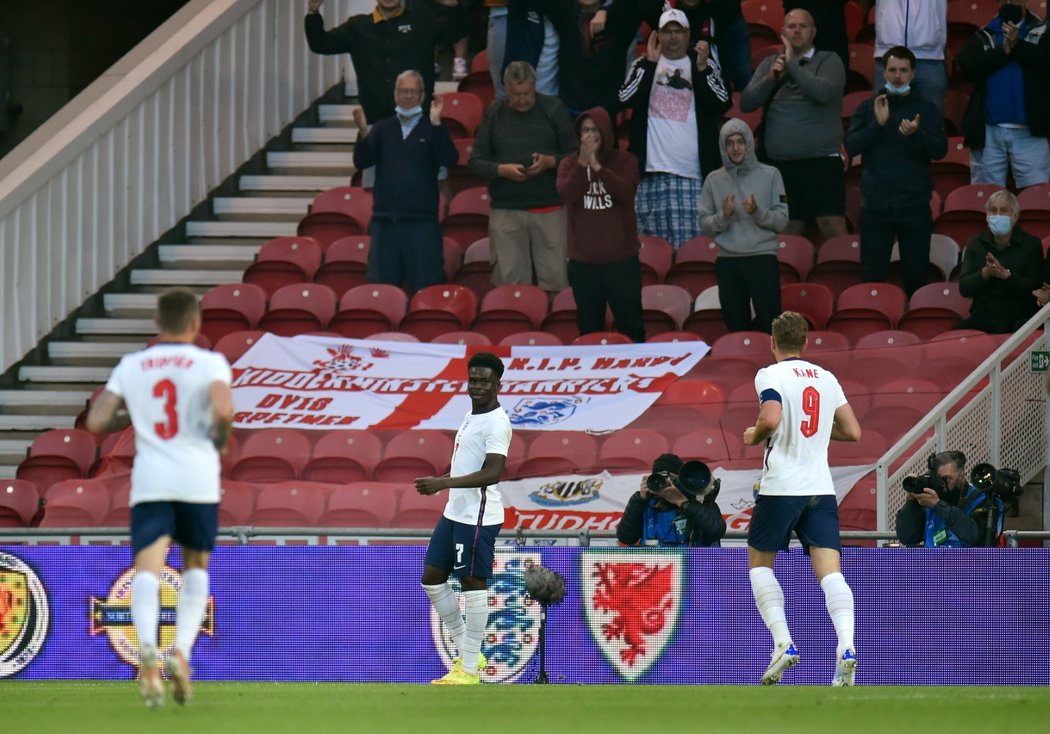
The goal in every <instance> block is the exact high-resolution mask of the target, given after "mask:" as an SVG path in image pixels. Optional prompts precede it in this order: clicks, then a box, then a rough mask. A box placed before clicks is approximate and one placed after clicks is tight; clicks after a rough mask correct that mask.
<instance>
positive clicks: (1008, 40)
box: [1003, 21, 1018, 54]
mask: <svg viewBox="0 0 1050 734" xmlns="http://www.w3.org/2000/svg"><path fill="white" fill-rule="evenodd" d="M1017 31H1018V28H1017V24H1016V23H1011V22H1009V21H1007V22H1005V23H1003V52H1004V53H1007V54H1011V53H1013V51H1014V48H1016V47H1017Z"/></svg>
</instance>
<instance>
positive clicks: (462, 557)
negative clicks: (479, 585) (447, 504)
mask: <svg viewBox="0 0 1050 734" xmlns="http://www.w3.org/2000/svg"><path fill="white" fill-rule="evenodd" d="M502 527H503V524H502V523H501V524H499V525H467V524H466V523H462V522H454V521H452V520H449V519H448V518H447V517H444V516H442V518H441V519H440V520H438V524H437V526H435V527H434V532H433V533H432V534H431V535H430V544H429V545H428V546H427V555H426V558H424V559H423V563H425V564H426V565H428V566H433V567H434V568H440V569H441V570H443V571H448V572H450V573H451V574H452V575H453V576H459V577H461V578H462V577H463V576H475V577H477V578H480V579H488V578H492V564H493V563H494V562H495V560H496V535H497V533H499V531H500V528H502Z"/></svg>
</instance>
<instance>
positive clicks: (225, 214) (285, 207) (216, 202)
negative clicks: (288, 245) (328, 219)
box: [212, 196, 313, 222]
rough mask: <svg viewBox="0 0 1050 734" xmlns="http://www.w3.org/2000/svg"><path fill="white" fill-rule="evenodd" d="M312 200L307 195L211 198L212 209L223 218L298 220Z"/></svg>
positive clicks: (308, 207) (307, 210) (303, 215)
mask: <svg viewBox="0 0 1050 734" xmlns="http://www.w3.org/2000/svg"><path fill="white" fill-rule="evenodd" d="M312 201H313V199H312V198H309V197H294V198H293V197H288V196H219V197H216V198H215V199H213V200H212V210H213V211H214V212H215V216H217V217H222V219H223V220H250V221H258V220H260V219H265V220H270V221H292V222H298V221H299V220H300V219H302V218H303V217H305V216H306V215H307V213H308V212H309V209H310V203H311V202H312Z"/></svg>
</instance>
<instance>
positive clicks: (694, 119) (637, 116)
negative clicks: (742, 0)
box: [620, 9, 732, 249]
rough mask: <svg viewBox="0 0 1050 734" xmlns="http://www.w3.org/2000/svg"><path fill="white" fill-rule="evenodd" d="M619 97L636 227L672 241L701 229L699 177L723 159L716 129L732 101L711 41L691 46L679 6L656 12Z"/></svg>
mask: <svg viewBox="0 0 1050 734" xmlns="http://www.w3.org/2000/svg"><path fill="white" fill-rule="evenodd" d="M620 103H621V104H623V105H624V106H625V107H628V108H630V109H631V110H632V115H631V123H630V131H629V138H628V145H627V149H628V150H629V151H630V152H632V153H634V154H635V155H636V156H637V157H638V165H639V168H640V169H641V170H642V180H641V183H640V185H639V186H638V193H637V196H636V201H635V209H636V211H637V213H638V231H639V232H642V233H645V234H653V235H657V236H659V237H663V238H664V239H665V240H667V241H668V242H670V243H671V245H672V246H673V247H675V249H677V248H678V247H679V246H681V245H682V244H683V243H684V242H686V241H687V240H689V239H692V238H693V237H696V236H697V235H698V234H700V214H699V210H698V202H699V201H700V185H701V184H702V183H703V178H704V176H706V175H707V174H708V173H710V172H711V171H714V170H715V169H717V168H720V167H721V166H722V154H721V152H720V149H719V143H718V131H719V129H720V128H721V126H722V115H723V114H724V113H725V112H727V111H728V110H729V108H730V106H731V105H732V99H731V98H730V95H729V88H728V87H727V85H726V83H725V79H723V77H722V70H721V68H720V67H719V66H718V61H717V59H716V58H715V57H714V56H712V55H711V46H710V44H709V43H708V42H707V41H703V40H701V41H697V43H696V45H695V46H694V47H693V48H692V49H690V48H689V19H688V18H687V17H686V15H685V13H683V12H682V11H681V10H674V9H672V10H665V11H664V12H663V13H662V14H661V15H660V28H659V30H657V31H654V32H653V33H652V34H651V35H650V36H649V40H648V43H647V46H646V51H645V55H644V56H639V57H638V58H637V59H635V60H634V63H633V64H632V65H631V68H630V70H629V71H628V72H627V78H626V79H624V82H623V85H622V86H621V87H620Z"/></svg>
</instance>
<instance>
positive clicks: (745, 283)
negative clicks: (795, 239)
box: [700, 118, 788, 334]
mask: <svg viewBox="0 0 1050 734" xmlns="http://www.w3.org/2000/svg"><path fill="white" fill-rule="evenodd" d="M719 139H720V142H721V146H720V147H721V149H722V163H723V166H722V168H719V169H718V170H717V171H712V172H711V174H710V175H708V177H707V178H706V179H705V180H704V187H703V190H702V192H701V194H700V228H701V229H702V230H703V232H704V233H705V234H708V235H710V236H712V237H714V240H715V242H717V243H718V259H717V260H716V261H715V275H716V277H717V278H718V301H719V305H720V306H721V307H722V318H723V320H724V321H725V324H726V328H727V329H728V330H729V331H746V330H749V329H751V328H755V329H757V330H759V331H764V332H766V333H767V334H768V333H769V330H770V329H771V328H772V325H773V319H774V318H775V317H776V316H777V315H778V314H779V313H780V263H779V262H778V260H777V255H776V253H777V248H778V246H779V238H778V237H777V233H778V232H780V231H781V230H783V229H784V227H786V226H787V223H788V205H787V195H786V194H785V193H784V182H783V180H782V179H781V178H780V171H778V170H777V169H776V168H774V167H773V166H767V165H765V164H763V163H759V162H758V158H756V157H755V140H754V137H753V135H752V134H751V128H750V127H748V125H747V123H746V122H744V121H743V120H739V119H737V118H733V119H731V120H729V121H728V122H726V124H725V125H723V126H722V130H721V132H720V134H719ZM752 303H753V304H754V307H755V321H754V324H753V325H752V321H751V304H752Z"/></svg>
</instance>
